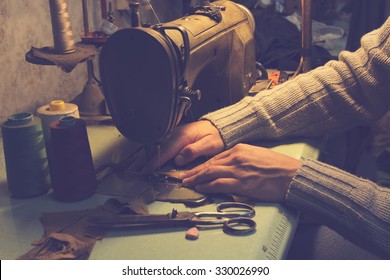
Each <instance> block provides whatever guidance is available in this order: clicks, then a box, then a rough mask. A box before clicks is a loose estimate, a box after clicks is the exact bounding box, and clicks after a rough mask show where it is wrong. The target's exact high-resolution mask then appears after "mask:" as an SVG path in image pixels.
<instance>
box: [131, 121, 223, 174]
mask: <svg viewBox="0 0 390 280" xmlns="http://www.w3.org/2000/svg"><path fill="white" fill-rule="evenodd" d="M224 147H225V144H224V143H223V141H222V138H221V135H220V134H219V131H218V129H217V128H216V127H215V126H214V125H212V124H211V122H209V121H206V120H202V121H197V122H193V123H189V124H186V125H182V126H178V127H176V128H175V129H174V130H173V132H172V134H171V135H170V136H169V137H168V138H167V139H165V141H163V143H161V147H160V155H159V156H157V155H155V157H154V158H153V159H152V161H151V162H150V163H147V162H146V155H145V151H144V150H143V149H142V150H140V151H139V152H138V153H136V154H135V155H134V156H132V157H131V158H130V160H129V161H128V163H129V167H128V170H129V171H142V170H143V169H145V168H149V169H150V168H151V169H153V170H155V169H157V168H158V167H160V166H161V165H163V164H164V163H166V162H167V161H169V160H171V159H173V158H174V160H175V163H176V165H178V166H183V165H185V164H188V163H190V162H191V161H193V160H195V159H196V158H198V157H200V156H214V155H216V154H218V153H220V152H221V151H222V150H223V149H224Z"/></svg>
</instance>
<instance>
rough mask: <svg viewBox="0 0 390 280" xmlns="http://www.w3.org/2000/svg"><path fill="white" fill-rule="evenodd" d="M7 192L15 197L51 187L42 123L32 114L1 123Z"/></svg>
mask: <svg viewBox="0 0 390 280" xmlns="http://www.w3.org/2000/svg"><path fill="white" fill-rule="evenodd" d="M1 131H2V134H3V145H4V158H5V165H6V174H7V183H8V190H9V192H10V193H11V195H12V196H13V197H15V198H28V197H34V196H37V195H41V194H45V193H47V191H48V190H49V188H50V172H49V166H48V162H47V156H46V150H45V142H44V137H43V131H42V124H41V120H40V118H39V117H35V116H33V114H32V113H28V112H25V113H19V114H14V115H11V116H9V117H8V119H7V121H5V122H4V123H2V124H1Z"/></svg>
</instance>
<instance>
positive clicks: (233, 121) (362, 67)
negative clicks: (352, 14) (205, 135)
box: [203, 18, 390, 257]
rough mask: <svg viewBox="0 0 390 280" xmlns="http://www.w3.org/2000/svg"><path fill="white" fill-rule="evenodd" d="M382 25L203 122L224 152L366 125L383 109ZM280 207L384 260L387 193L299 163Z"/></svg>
mask: <svg viewBox="0 0 390 280" xmlns="http://www.w3.org/2000/svg"><path fill="white" fill-rule="evenodd" d="M389 35H390V18H389V19H388V20H387V21H386V23H385V24H384V25H383V26H382V27H381V28H379V29H378V30H375V31H373V32H371V33H369V34H367V35H365V36H364V37H363V38H362V41H361V43H362V44H361V48H360V49H358V50H357V51H356V52H353V53H351V52H346V51H345V52H342V53H341V54H340V57H339V60H338V61H331V62H329V63H327V64H326V65H325V66H323V67H319V68H317V69H315V70H313V71H311V72H309V73H306V74H301V75H299V76H298V77H296V78H295V79H293V80H291V81H288V82H286V83H284V84H282V85H279V86H277V87H276V88H274V89H272V90H268V91H263V92H260V93H259V94H257V95H256V96H254V97H245V98H244V99H243V100H241V101H240V102H238V103H237V104H235V105H233V106H229V107H226V108H223V109H221V110H218V111H216V112H213V113H210V114H207V115H205V116H204V117H203V119H208V120H210V121H211V122H212V123H213V124H214V125H215V126H216V127H217V128H218V129H219V131H220V133H221V136H222V139H223V140H224V143H225V145H226V148H230V147H232V146H234V145H235V144H237V143H239V142H247V141H249V140H257V139H276V138H277V139H281V138H289V137H295V136H316V135H324V134H326V133H330V132H332V133H334V132H337V131H340V130H345V129H348V128H351V127H353V126H356V125H358V124H363V123H366V122H370V121H372V120H374V119H377V118H379V117H380V116H382V115H383V114H384V113H386V112H387V111H388V110H389V109H390V92H389V91H390V36H389ZM286 203H287V204H288V205H291V206H294V207H295V208H298V209H300V210H303V211H304V212H307V213H311V214H313V215H316V216H317V217H319V218H320V219H321V222H323V223H324V224H327V225H328V226H330V227H332V228H333V229H335V230H336V231H338V232H339V233H341V234H344V235H346V236H347V237H348V238H350V239H351V240H354V241H356V242H357V243H358V244H360V245H362V246H363V247H366V248H368V249H370V250H371V251H374V252H377V253H378V254H381V255H385V256H387V257H389V256H390V189H388V188H383V187H381V186H378V185H376V184H374V183H372V182H370V181H367V180H363V179H361V178H358V177H356V176H353V175H351V174H348V173H345V172H343V171H341V170H339V169H336V168H334V167H332V166H329V165H326V164H324V163H321V162H318V161H313V160H305V161H304V164H303V166H302V167H301V168H300V169H299V170H298V172H297V174H296V176H295V177H294V179H293V181H292V183H291V185H290V188H289V191H288V194H287V197H286Z"/></svg>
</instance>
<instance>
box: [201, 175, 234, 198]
mask: <svg viewBox="0 0 390 280" xmlns="http://www.w3.org/2000/svg"><path fill="white" fill-rule="evenodd" d="M237 186H238V181H237V180H236V179H234V178H219V179H216V180H213V181H210V182H206V183H201V184H198V185H196V187H195V190H196V191H198V192H201V193H227V194H235V193H236V191H237Z"/></svg>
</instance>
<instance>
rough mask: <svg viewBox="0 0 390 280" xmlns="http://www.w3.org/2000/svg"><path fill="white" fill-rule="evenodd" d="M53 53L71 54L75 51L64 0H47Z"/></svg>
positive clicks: (66, 5)
mask: <svg viewBox="0 0 390 280" xmlns="http://www.w3.org/2000/svg"><path fill="white" fill-rule="evenodd" d="M49 5H50V16H51V26H52V31H53V40H54V52H56V53H62V54H66V53H72V52H74V51H75V50H76V45H75V41H74V38H73V31H72V26H71V24H70V17H69V13H68V3H67V1H66V0H49Z"/></svg>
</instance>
